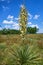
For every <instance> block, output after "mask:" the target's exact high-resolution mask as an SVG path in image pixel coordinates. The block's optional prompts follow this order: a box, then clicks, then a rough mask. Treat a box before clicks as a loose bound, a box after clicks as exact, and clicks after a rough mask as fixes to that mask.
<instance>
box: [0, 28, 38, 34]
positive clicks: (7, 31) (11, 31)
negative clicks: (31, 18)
mask: <svg viewBox="0 0 43 65" xmlns="http://www.w3.org/2000/svg"><path fill="white" fill-rule="evenodd" d="M38 30H39V29H38V28H36V27H33V28H32V27H27V33H29V34H35V33H37V32H38ZM0 34H21V32H20V30H14V29H6V28H4V29H2V30H0Z"/></svg>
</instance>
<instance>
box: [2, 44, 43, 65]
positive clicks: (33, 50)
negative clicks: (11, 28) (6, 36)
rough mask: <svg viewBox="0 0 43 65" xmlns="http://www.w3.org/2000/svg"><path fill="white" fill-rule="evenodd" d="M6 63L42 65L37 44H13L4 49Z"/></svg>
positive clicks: (13, 64)
mask: <svg viewBox="0 0 43 65" xmlns="http://www.w3.org/2000/svg"><path fill="white" fill-rule="evenodd" d="M4 54H6V55H5V56H4V59H3V61H2V63H4V65H42V58H41V56H40V53H39V50H38V47H37V45H34V44H33V45H29V44H26V45H25V44H23V45H13V46H10V47H8V48H7V50H6V51H4Z"/></svg>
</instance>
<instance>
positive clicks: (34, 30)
mask: <svg viewBox="0 0 43 65" xmlns="http://www.w3.org/2000/svg"><path fill="white" fill-rule="evenodd" d="M38 30H39V29H38V28H36V27H33V28H32V27H28V28H27V32H28V33H30V34H34V33H36V32H38Z"/></svg>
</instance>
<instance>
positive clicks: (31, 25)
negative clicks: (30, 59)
mask: <svg viewBox="0 0 43 65" xmlns="http://www.w3.org/2000/svg"><path fill="white" fill-rule="evenodd" d="M31 27H37V28H39V26H38V25H37V24H35V25H34V24H32V25H31Z"/></svg>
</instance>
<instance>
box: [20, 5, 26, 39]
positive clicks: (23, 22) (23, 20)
mask: <svg viewBox="0 0 43 65" xmlns="http://www.w3.org/2000/svg"><path fill="white" fill-rule="evenodd" d="M19 18H20V19H19V25H20V31H21V36H22V39H24V38H25V34H26V31H27V27H26V26H27V11H26V8H25V6H24V5H22V7H21V11H20V16H19Z"/></svg>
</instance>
